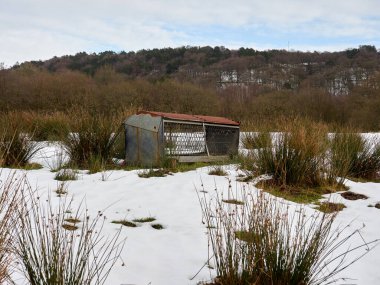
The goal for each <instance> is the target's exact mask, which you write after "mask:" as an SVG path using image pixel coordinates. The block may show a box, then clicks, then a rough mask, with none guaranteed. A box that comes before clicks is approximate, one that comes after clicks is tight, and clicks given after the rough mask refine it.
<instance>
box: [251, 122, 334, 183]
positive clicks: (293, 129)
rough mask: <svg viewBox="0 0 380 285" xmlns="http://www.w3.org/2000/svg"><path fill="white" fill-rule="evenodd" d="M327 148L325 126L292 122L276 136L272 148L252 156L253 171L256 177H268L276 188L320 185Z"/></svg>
mask: <svg viewBox="0 0 380 285" xmlns="http://www.w3.org/2000/svg"><path fill="white" fill-rule="evenodd" d="M327 149H328V140H327V129H326V127H325V126H323V125H320V124H313V123H311V122H309V121H303V120H302V121H301V120H295V121H293V122H292V123H288V124H286V125H285V128H284V131H283V132H281V133H276V134H275V136H274V138H273V143H272V144H271V145H269V146H266V147H263V148H260V149H257V150H256V151H255V152H252V153H251V156H252V157H251V158H252V170H253V173H254V174H256V175H261V174H268V175H271V176H272V180H271V182H272V183H273V184H274V185H277V186H305V187H315V186H320V185H322V184H323V181H324V176H323V173H322V172H321V171H320V169H321V167H322V165H323V164H324V161H325V154H326V151H327Z"/></svg>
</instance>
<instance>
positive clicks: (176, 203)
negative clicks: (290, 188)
mask: <svg viewBox="0 0 380 285" xmlns="http://www.w3.org/2000/svg"><path fill="white" fill-rule="evenodd" d="M56 154H57V152H56V147H55V145H46V147H45V148H43V149H42V150H41V151H40V152H39V153H38V154H37V155H36V156H35V158H34V159H33V161H34V162H38V163H41V164H42V165H44V168H43V169H40V170H30V171H21V170H18V171H19V172H22V173H27V177H28V179H29V181H30V184H31V185H32V187H34V188H37V189H38V190H39V192H41V193H42V192H47V191H54V190H55V189H57V187H58V184H59V183H60V182H58V181H56V180H54V176H55V173H52V172H50V170H49V167H48V166H49V165H53V164H54V160H56V159H57V157H56ZM225 170H226V171H227V172H228V174H229V175H228V177H229V178H230V179H231V180H232V181H233V183H232V186H233V187H234V188H236V187H237V188H239V187H241V186H242V184H241V183H240V182H234V181H236V176H237V174H238V172H237V170H236V166H234V165H230V166H225ZM10 171H14V170H9V169H2V171H1V175H2V176H5V175H7V174H8V173H9V172H10ZM208 171H209V168H207V167H205V168H199V169H197V170H194V171H189V172H186V173H176V174H174V175H168V176H166V177H157V178H155V177H152V178H140V177H138V175H137V174H138V171H107V172H106V173H96V174H91V175H90V174H87V173H86V172H85V171H83V172H80V173H79V179H78V180H76V181H70V182H68V184H67V187H68V195H69V196H72V197H73V198H74V204H75V203H76V204H79V203H80V202H81V201H82V199H83V198H84V197H85V200H86V204H87V207H88V209H89V211H90V213H92V215H96V214H97V213H98V211H100V210H104V209H106V210H105V216H106V218H107V221H108V222H106V225H105V228H104V234H105V235H107V234H110V235H111V234H113V233H114V232H115V231H116V230H117V229H118V226H117V225H115V224H112V223H111V221H112V220H121V219H128V220H132V219H135V218H144V217H155V218H156V219H157V220H156V221H155V222H157V223H160V224H162V225H163V226H164V227H165V228H164V229H163V230H155V229H153V228H152V227H151V226H150V224H149V223H144V224H140V225H139V226H138V227H136V228H129V227H124V228H123V230H122V236H123V237H126V238H127V240H126V244H125V247H124V250H123V252H122V259H123V260H120V261H119V262H117V264H116V265H115V267H114V268H113V271H112V272H111V274H110V276H109V279H108V282H107V284H110V285H119V284H120V285H121V284H125V285H126V284H136V285H147V284H152V285H156V284H157V285H161V284H162V285H181V284H197V283H198V282H199V281H205V280H210V279H211V278H212V276H214V275H215V272H214V271H210V269H208V268H207V267H204V268H203V269H202V270H201V271H200V272H199V274H198V275H196V273H197V272H198V271H199V270H200V269H201V268H202V266H203V265H204V264H205V262H206V261H207V259H208V246H207V236H206V228H205V225H204V224H202V213H201V209H200V205H199V201H198V198H197V193H196V189H198V190H201V185H202V184H203V186H204V188H205V190H207V191H209V194H208V195H212V193H213V191H214V189H215V188H217V189H218V191H227V188H228V181H227V178H226V177H219V176H210V175H208V174H207V173H208ZM104 178H106V179H104ZM104 180H105V181H104ZM347 185H348V186H349V187H350V190H351V191H353V192H357V193H362V194H365V195H367V196H368V197H369V198H368V199H367V200H356V201H348V200H344V199H343V198H342V197H341V196H340V195H339V194H333V195H332V197H331V199H332V200H334V201H340V202H342V203H344V204H345V205H346V206H347V208H345V209H344V210H343V211H342V212H340V213H339V215H338V218H337V220H336V224H337V225H338V224H340V225H341V226H344V225H347V224H349V223H351V226H350V229H349V231H348V232H350V231H354V230H355V229H356V228H360V227H362V225H363V224H365V228H364V229H363V230H362V236H363V238H364V239H365V240H366V241H371V240H374V239H377V238H380V209H377V208H375V207H368V205H375V204H376V203H377V202H380V183H379V184H377V183H355V182H351V181H348V182H347ZM249 191H258V190H257V189H256V188H254V187H253V186H252V185H250V186H249ZM53 194H54V193H53ZM59 199H60V198H58V197H56V195H52V200H53V202H54V203H58V201H59ZM352 242H353V244H352V246H354V245H355V243H362V242H363V241H362V240H361V238H360V236H357V238H356V239H354V240H353V241H352ZM123 262H124V263H125V266H122V263H123ZM379 264H380V246H379V247H376V248H374V249H373V250H372V251H370V252H369V254H367V255H366V256H364V258H362V259H360V260H359V261H358V262H357V263H355V264H353V265H352V266H351V267H349V268H348V269H346V270H345V271H343V272H342V273H341V276H342V277H347V278H349V279H346V280H343V281H342V280H341V281H339V282H338V283H337V284H374V285H375V284H380V270H379ZM195 275H196V277H194V276H195ZM192 277H194V278H193V279H192ZM20 284H23V283H22V282H21V283H20Z"/></svg>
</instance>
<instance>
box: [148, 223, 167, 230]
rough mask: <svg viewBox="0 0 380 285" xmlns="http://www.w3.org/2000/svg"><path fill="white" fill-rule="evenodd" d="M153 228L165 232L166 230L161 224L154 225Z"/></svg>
mask: <svg viewBox="0 0 380 285" xmlns="http://www.w3.org/2000/svg"><path fill="white" fill-rule="evenodd" d="M151 227H152V228H154V229H155V230H163V229H164V228H165V227H164V226H163V225H161V224H152V225H151Z"/></svg>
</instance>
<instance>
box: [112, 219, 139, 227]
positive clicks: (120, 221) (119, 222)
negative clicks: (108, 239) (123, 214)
mask: <svg viewBox="0 0 380 285" xmlns="http://www.w3.org/2000/svg"><path fill="white" fill-rule="evenodd" d="M111 223H113V224H120V225H123V226H125V227H130V228H135V227H137V225H136V224H135V223H133V222H131V221H128V220H117V221H116V220H115V221H112V222H111Z"/></svg>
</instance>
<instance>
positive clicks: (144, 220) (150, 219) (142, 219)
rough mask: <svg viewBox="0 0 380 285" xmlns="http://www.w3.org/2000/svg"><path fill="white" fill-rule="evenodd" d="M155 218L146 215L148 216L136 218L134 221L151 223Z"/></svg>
mask: <svg viewBox="0 0 380 285" xmlns="http://www.w3.org/2000/svg"><path fill="white" fill-rule="evenodd" d="M155 220H156V218H154V217H146V218H140V219H134V220H132V221H133V222H135V223H150V222H154V221H155Z"/></svg>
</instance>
